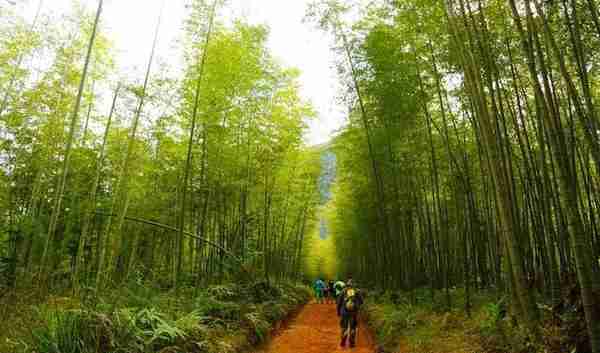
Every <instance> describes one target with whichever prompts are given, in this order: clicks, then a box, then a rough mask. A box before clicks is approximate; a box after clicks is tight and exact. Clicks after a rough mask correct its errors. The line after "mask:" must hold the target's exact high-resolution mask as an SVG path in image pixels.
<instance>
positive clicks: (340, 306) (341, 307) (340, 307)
mask: <svg viewBox="0 0 600 353" xmlns="http://www.w3.org/2000/svg"><path fill="white" fill-rule="evenodd" d="M348 289H354V291H355V293H354V300H355V305H356V309H355V310H354V311H353V312H351V313H348V312H346V305H345V303H346V299H347V293H348ZM362 304H363V297H362V294H361V293H360V291H359V290H358V289H356V288H349V287H346V288H344V290H343V291H342V294H340V296H339V297H338V299H337V314H338V316H344V315H348V314H356V313H357V312H358V311H359V310H360V307H361V306H362Z"/></svg>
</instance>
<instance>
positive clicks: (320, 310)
mask: <svg viewBox="0 0 600 353" xmlns="http://www.w3.org/2000/svg"><path fill="white" fill-rule="evenodd" d="M357 338H358V339H357V344H356V347H355V348H352V349H350V348H345V349H342V348H341V347H340V328H339V321H338V317H337V315H336V313H335V305H334V304H308V305H307V306H305V307H304V308H303V309H302V311H301V312H300V314H299V315H298V316H297V317H296V318H295V319H294V320H293V321H292V322H291V323H290V324H289V326H288V327H287V329H285V330H284V331H283V332H281V334H279V335H278V336H276V337H274V338H273V340H272V341H271V343H270V344H269V345H268V346H267V347H266V348H264V350H262V351H260V353H335V352H352V353H373V352H375V348H374V347H375V345H374V343H373V339H372V337H371V335H370V333H369V332H368V330H367V328H366V325H364V324H361V325H359V332H358V337H357Z"/></svg>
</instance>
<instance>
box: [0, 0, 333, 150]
mask: <svg viewBox="0 0 600 353" xmlns="http://www.w3.org/2000/svg"><path fill="white" fill-rule="evenodd" d="M0 1H4V0H0ZM39 1H40V0H12V2H15V3H16V5H15V6H16V8H17V10H18V11H19V12H21V13H23V14H24V15H25V16H28V17H29V18H31V19H32V18H33V17H34V14H35V12H36V9H37V7H38V4H39ZM42 1H43V3H42V13H43V14H48V13H53V14H61V13H68V12H70V11H71V9H72V4H73V3H74V2H77V1H79V2H80V3H82V4H84V5H85V6H88V7H89V8H90V9H91V8H95V7H96V6H97V1H96V0H42ZM162 1H163V0H105V5H104V12H103V17H102V25H103V30H104V31H105V33H106V34H107V35H108V37H109V38H110V39H111V40H113V41H114V43H115V46H116V50H117V64H118V66H119V67H120V69H121V70H123V71H129V70H132V69H134V68H135V69H136V70H139V71H140V72H141V71H142V70H141V69H140V68H143V67H144V66H145V65H146V62H147V58H148V54H149V51H150V48H151V45H152V39H153V32H154V26H155V24H156V21H157V17H158V13H159V10H160V7H161V4H162ZM165 1H166V3H165V8H164V13H163V22H162V25H161V31H160V37H159V41H160V42H159V46H158V53H159V54H158V55H159V59H160V60H162V61H168V62H171V61H172V60H175V61H180V56H179V55H177V54H174V53H177V52H178V48H177V46H176V42H177V39H178V38H180V37H181V33H182V32H181V31H182V28H183V21H184V19H185V18H186V11H185V3H186V2H187V1H186V0H165ZM310 2H311V0H229V1H227V5H226V7H225V8H223V9H221V11H220V16H222V17H223V18H235V17H243V18H245V19H246V20H247V21H248V22H250V23H253V24H266V25H267V26H269V28H270V29H271V34H270V37H269V41H268V46H269V48H270V49H271V52H272V54H273V55H274V56H275V58H276V59H277V60H279V61H280V62H281V64H283V65H284V66H287V67H296V68H298V69H300V70H301V72H302V74H301V76H300V84H301V89H302V92H301V93H302V95H303V97H304V98H306V99H308V100H309V101H310V102H311V103H312V104H313V106H314V107H315V110H316V111H317V113H318V118H317V119H315V120H312V121H310V122H309V126H310V128H309V131H308V132H307V135H306V137H305V139H306V141H307V143H309V144H311V145H313V144H322V143H326V142H328V141H329V139H330V138H331V137H332V135H333V134H334V132H335V131H336V130H338V129H340V128H341V127H342V126H343V125H344V121H345V109H344V107H342V106H340V105H339V104H338V103H337V99H336V96H337V93H338V92H339V86H338V81H337V79H336V71H335V69H334V66H333V65H334V64H333V61H334V57H333V53H332V51H331V50H330V44H331V38H330V37H329V35H328V34H326V33H324V32H322V31H320V30H318V29H316V28H314V25H313V24H310V23H304V22H303V19H304V16H305V13H306V7H307V5H308V3H310Z"/></svg>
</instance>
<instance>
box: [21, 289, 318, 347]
mask: <svg viewBox="0 0 600 353" xmlns="http://www.w3.org/2000/svg"><path fill="white" fill-rule="evenodd" d="M259 288H260V289H259ZM135 291H137V292H138V293H139V292H140V291H141V289H139V288H138V289H135ZM257 291H258V292H262V291H265V292H268V293H272V294H274V295H272V296H271V297H270V300H269V301H264V300H262V298H260V296H258V298H257V297H253V296H252V295H249V294H251V293H256V292H257ZM133 292H134V290H129V291H126V290H121V291H119V293H114V294H111V295H109V296H107V297H106V298H104V299H103V300H100V301H99V302H106V301H107V300H113V298H114V297H116V296H121V297H123V296H129V295H132V293H133ZM144 292H145V293H146V295H147V301H146V304H147V305H142V306H139V307H129V306H124V307H119V305H128V304H132V303H140V301H139V300H138V299H133V300H126V299H125V300H121V301H120V302H118V304H117V305H103V304H97V305H95V307H94V308H93V309H72V310H71V309H69V310H64V309H57V308H56V307H54V306H42V308H43V309H40V310H39V312H38V316H39V320H40V325H39V327H38V328H36V329H35V330H34V331H33V334H32V337H31V340H21V341H20V342H21V343H20V346H21V348H19V349H16V348H15V349H16V350H15V351H17V352H20V353H97V352H128V353H148V352H160V351H162V350H165V349H171V348H173V349H186V350H189V351H191V352H197V351H199V352H223V351H222V349H224V348H223V346H222V345H223V344H224V341H223V340H224V339H225V337H226V336H232V335H233V336H234V335H244V337H246V338H245V340H244V341H245V342H247V344H258V343H260V342H263V341H265V340H267V339H268V337H269V334H270V330H271V328H272V326H273V325H274V324H275V323H277V322H278V321H280V320H283V319H285V318H286V317H287V316H288V315H289V314H290V313H291V311H292V310H294V309H296V308H297V307H298V306H299V305H302V304H304V303H306V302H307V301H308V300H309V298H310V297H311V292H310V290H309V289H308V288H307V287H305V286H302V285H296V284H292V283H281V284H277V285H272V284H271V285H269V284H266V283H265V282H257V283H250V284H246V285H239V284H234V283H230V284H224V285H218V286H210V287H208V288H206V289H204V290H202V291H200V293H199V295H197V296H182V297H177V298H176V297H174V296H173V293H166V294H165V293H161V292H158V291H156V290H152V289H150V288H147V289H146V290H144ZM184 292H185V291H184ZM215 294H218V295H219V297H218V298H217V297H214V296H213V295H215ZM29 346H30V347H31V348H26V347H29ZM230 348H231V347H230ZM228 349H229V348H228ZM231 349H233V348H231Z"/></svg>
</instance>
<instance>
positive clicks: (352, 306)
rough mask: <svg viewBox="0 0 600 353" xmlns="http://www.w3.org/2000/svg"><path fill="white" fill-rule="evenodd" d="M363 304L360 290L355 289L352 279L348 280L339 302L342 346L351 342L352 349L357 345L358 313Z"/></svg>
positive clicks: (338, 312)
mask: <svg viewBox="0 0 600 353" xmlns="http://www.w3.org/2000/svg"><path fill="white" fill-rule="evenodd" d="M362 304H363V298H362V296H361V294H360V293H359V291H358V289H356V288H354V284H353V283H352V279H348V281H347V282H346V287H345V288H344V289H343V290H342V292H341V293H340V296H339V297H338V300H337V314H338V316H339V317H341V320H340V327H341V329H342V341H341V343H340V346H341V347H342V348H343V347H345V346H346V341H348V340H349V344H350V348H353V347H354V346H355V345H356V331H357V329H358V311H359V310H360V307H361V306H362Z"/></svg>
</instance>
